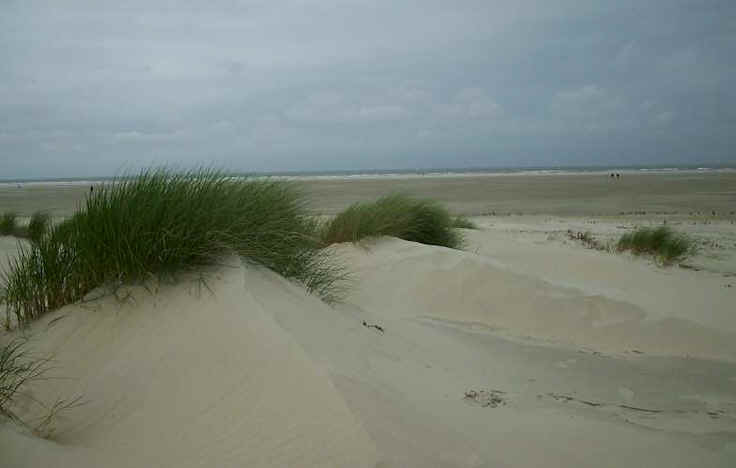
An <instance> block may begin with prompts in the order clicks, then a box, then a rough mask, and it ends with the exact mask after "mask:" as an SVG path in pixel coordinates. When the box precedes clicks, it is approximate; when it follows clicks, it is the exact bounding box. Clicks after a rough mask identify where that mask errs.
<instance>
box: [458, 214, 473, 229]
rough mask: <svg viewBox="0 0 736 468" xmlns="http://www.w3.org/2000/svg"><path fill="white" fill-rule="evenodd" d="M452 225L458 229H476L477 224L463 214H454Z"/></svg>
mask: <svg viewBox="0 0 736 468" xmlns="http://www.w3.org/2000/svg"><path fill="white" fill-rule="evenodd" d="M452 227H454V228H460V229H478V226H477V225H476V224H475V223H474V222H472V221H471V220H469V219H468V218H467V217H465V216H456V217H455V219H453V220H452Z"/></svg>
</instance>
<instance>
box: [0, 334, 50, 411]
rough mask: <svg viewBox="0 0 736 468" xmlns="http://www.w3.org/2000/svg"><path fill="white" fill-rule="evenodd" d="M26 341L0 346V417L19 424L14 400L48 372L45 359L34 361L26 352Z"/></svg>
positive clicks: (17, 340)
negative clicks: (13, 409)
mask: <svg viewBox="0 0 736 468" xmlns="http://www.w3.org/2000/svg"><path fill="white" fill-rule="evenodd" d="M25 344H26V340H23V339H16V340H13V341H11V342H10V343H8V344H7V345H5V346H0V415H2V416H5V417H7V418H9V419H12V420H14V421H16V422H19V419H18V418H17V417H16V416H15V414H13V412H12V410H11V406H12V403H13V400H14V399H15V397H16V395H17V394H18V392H19V391H21V389H22V388H23V386H25V385H27V384H28V383H30V382H32V381H33V380H36V379H38V378H39V377H41V376H42V375H43V373H44V372H45V371H46V363H47V360H45V359H33V358H31V357H29V356H28V353H27V352H26V350H25Z"/></svg>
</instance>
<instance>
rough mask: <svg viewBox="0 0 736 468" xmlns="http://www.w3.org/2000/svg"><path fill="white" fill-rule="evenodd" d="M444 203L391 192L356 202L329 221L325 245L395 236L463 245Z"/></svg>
mask: <svg viewBox="0 0 736 468" xmlns="http://www.w3.org/2000/svg"><path fill="white" fill-rule="evenodd" d="M453 228H454V220H453V218H452V216H450V213H449V212H448V211H447V209H445V208H444V207H443V206H441V205H439V204H438V203H436V202H434V201H431V200H417V199H414V198H411V197H407V196H405V195H389V196H386V197H382V198H379V199H378V200H376V201H375V202H370V203H355V204H353V205H351V206H349V207H348V208H347V209H345V210H344V211H342V212H341V213H339V214H338V215H337V216H335V217H334V218H333V219H332V220H330V221H329V222H327V223H326V225H325V226H324V227H323V230H322V239H323V241H324V242H325V243H326V244H328V245H329V244H335V243H338V242H357V241H359V240H361V239H364V238H368V237H377V236H394V237H399V238H401V239H405V240H409V241H414V242H421V243H423V244H429V245H441V246H444V247H451V248H460V247H461V246H462V243H463V239H462V236H461V235H460V233H458V232H457V231H456V230H455V229H453Z"/></svg>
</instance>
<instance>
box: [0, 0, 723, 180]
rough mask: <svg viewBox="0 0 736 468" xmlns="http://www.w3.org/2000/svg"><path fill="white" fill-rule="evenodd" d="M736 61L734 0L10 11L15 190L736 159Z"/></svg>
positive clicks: (331, 1)
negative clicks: (165, 178)
mask: <svg viewBox="0 0 736 468" xmlns="http://www.w3.org/2000/svg"><path fill="white" fill-rule="evenodd" d="M122 4H124V5H125V6H121V5H122ZM734 51H736V1H733V0H723V1H709V0H696V1H683V0H616V1H614V0H598V1H596V0H561V1H560V0H558V1H551V0H528V1H523V0H514V1H496V0H472V1H461V0H454V1H453V0H391V1H380V0H345V1H336V0H291V1H278V0H263V1H261V0H258V1H255V0H254V1H251V0H208V1H193V0H192V1H156V0H142V1H124V2H122V1H109V2H108V1H102V0H88V1H82V0H77V1H75V0H48V1H35V0H0V178H13V177H69V176H93V175H111V174H115V173H119V172H120V171H121V170H130V169H134V168H137V167H139V166H142V165H151V164H164V163H169V164H170V163H175V164H177V165H179V166H190V165H193V164H197V163H205V164H216V165H218V166H221V167H225V168H228V169H232V170H239V171H287V170H295V171H299V170H361V169H370V168H386V169H392V168H433V167H434V168H437V167H492V166H527V165H538V166H540V165H541V166H545V165H596V164H611V165H619V164H620V165H624V164H654V163H656V164H669V163H672V164H674V163H700V162H721V163H727V164H729V163H732V164H736V152H735V151H734V148H736V90H735V89H734V84H735V83H736V52H734Z"/></svg>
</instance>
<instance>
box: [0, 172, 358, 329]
mask: <svg viewBox="0 0 736 468" xmlns="http://www.w3.org/2000/svg"><path fill="white" fill-rule="evenodd" d="M302 200H303V198H302V197H301V195H300V193H299V192H298V190H296V188H295V187H294V186H293V185H291V184H290V183H288V182H283V181H253V180H243V179H233V178H230V177H228V176H226V175H225V174H223V173H221V172H218V171H214V170H195V171H189V172H173V171H169V170H166V169H154V170H146V171H143V172H141V173H140V174H138V175H137V176H135V177H126V178H122V179H119V180H117V181H114V182H112V183H108V184H106V185H104V186H102V187H100V188H99V189H97V190H95V191H94V193H92V194H90V196H89V197H88V198H87V200H86V202H85V203H84V204H83V206H82V207H81V208H80V210H79V211H78V212H77V213H76V214H75V215H74V216H73V217H71V218H69V219H68V220H66V221H64V222H63V223H61V224H59V225H58V226H55V227H52V228H50V230H49V231H48V233H47V234H46V235H44V236H41V237H40V239H39V240H38V241H37V242H35V243H34V244H32V245H31V246H30V247H22V248H21V250H20V253H19V255H18V256H17V257H16V258H15V259H14V260H13V261H12V264H11V266H10V269H9V271H7V272H5V273H4V275H3V278H2V287H3V289H4V290H5V299H4V300H5V303H6V308H7V311H8V314H10V313H13V314H15V316H16V318H17V321H18V323H21V324H23V323H27V322H29V321H30V320H32V319H34V318H35V317H37V316H39V315H40V314H42V313H44V312H46V311H48V310H52V309H56V308H58V307H61V306H63V305H65V304H69V303H72V302H75V301H78V300H80V299H82V298H83V297H84V295H86V294H87V293H88V292H90V291H91V290H92V289H94V288H97V287H100V286H105V285H113V286H114V285H118V284H122V283H131V282H138V281H142V280H146V279H148V278H151V277H158V278H161V277H170V276H173V275H175V274H176V273H178V272H182V271H187V270H192V269H195V268H197V267H201V266H205V265H211V264H215V263H217V262H218V261H219V260H221V259H222V258H223V257H225V256H226V255H229V254H233V253H234V254H237V255H239V256H240V257H241V258H243V259H244V260H245V261H247V262H252V263H255V264H259V265H263V266H265V267H267V268H269V269H271V270H273V271H275V272H277V273H279V274H281V275H282V276H284V277H286V278H289V279H292V280H296V281H298V282H300V283H302V284H304V285H305V286H306V288H307V289H308V290H309V291H310V292H313V293H315V294H318V295H319V296H321V297H322V298H324V299H325V300H327V301H331V300H335V299H336V294H338V292H339V287H338V286H339V282H340V281H341V280H342V279H343V276H344V274H343V272H342V269H341V267H340V266H339V265H337V264H335V262H334V261H333V259H332V257H331V254H330V251H329V250H326V249H322V248H321V247H322V246H323V244H322V242H321V240H320V238H319V232H318V229H317V224H316V223H315V222H314V221H313V220H312V219H311V218H310V217H308V216H307V213H306V209H305V207H304V203H303V201H302Z"/></svg>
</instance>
